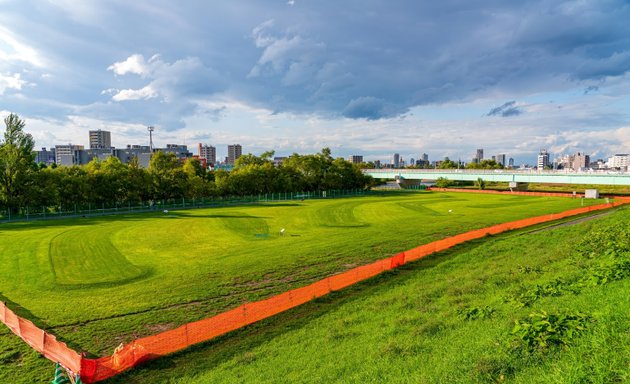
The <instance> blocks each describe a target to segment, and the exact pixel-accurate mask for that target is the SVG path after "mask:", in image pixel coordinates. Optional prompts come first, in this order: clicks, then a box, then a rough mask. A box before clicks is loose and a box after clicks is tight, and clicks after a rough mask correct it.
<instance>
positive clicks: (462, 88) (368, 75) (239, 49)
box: [0, 0, 630, 164]
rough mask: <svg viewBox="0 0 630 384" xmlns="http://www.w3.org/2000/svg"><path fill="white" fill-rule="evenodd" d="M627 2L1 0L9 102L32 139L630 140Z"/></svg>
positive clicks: (597, 147) (388, 147) (339, 147)
mask: <svg viewBox="0 0 630 384" xmlns="http://www.w3.org/2000/svg"><path fill="white" fill-rule="evenodd" d="M628 20H630V2H628V1H626V0H601V1H546V0H543V1H529V0H522V1H518V2H515V1H497V0H478V1H472V0H441V1H439V2H438V1H420V0H409V1H407V0H396V1H391V0H344V1H333V0H317V1H316V0H289V1H287V0H277V1H276V0H238V1H236V0H235V1H202V0H199V1H195V0H188V1H165V0H146V1H145V0H134V1H128V0H102V1H100V0H81V1H78V0H76V1H75V0H0V115H2V116H3V117H4V116H6V115H8V114H9V113H17V114H18V115H19V116H20V117H21V118H23V119H24V120H25V121H26V131H27V132H29V133H31V134H32V135H33V137H34V138H35V141H36V147H38V148H39V147H44V146H46V147H50V146H54V145H55V144H68V143H73V144H83V145H86V146H87V144H88V131H89V130H93V129H103V130H109V131H111V132H112V144H113V145H114V146H117V147H124V146H126V145H127V144H141V145H148V141H149V139H148V134H147V126H154V127H155V132H154V142H155V144H156V145H157V146H164V145H165V144H167V143H177V144H187V145H188V146H189V148H191V149H192V150H193V152H196V146H197V143H200V142H201V143H205V144H210V145H214V146H216V147H217V152H218V155H219V156H225V155H226V152H227V149H226V146H227V144H233V143H239V144H241V145H242V146H243V152H244V153H254V154H260V153H262V152H264V151H267V150H275V151H276V155H278V156H283V155H290V154H291V153H294V152H297V153H314V152H317V151H319V150H321V148H323V147H329V148H331V150H332V153H333V155H334V156H343V157H347V156H349V155H352V154H359V155H363V156H364V157H365V158H366V159H369V160H374V159H380V160H382V161H385V162H389V161H391V159H392V156H393V153H400V154H401V156H402V157H403V158H404V159H407V160H408V159H409V158H415V159H417V158H419V156H420V154H422V153H427V154H429V157H430V159H431V160H439V159H442V158H443V157H445V156H448V157H450V158H451V159H461V160H463V161H470V159H471V158H472V157H473V156H474V154H475V150H476V149H477V148H483V149H484V154H485V157H486V158H488V157H490V156H491V155H496V154H499V153H505V154H506V155H507V157H513V158H515V160H516V163H517V164H520V163H530V164H531V163H533V162H534V161H535V158H536V155H537V154H538V151H539V150H540V149H543V148H544V149H547V150H548V151H549V152H551V153H552V157H554V156H559V155H562V154H568V153H574V152H578V151H579V152H582V153H586V154H590V155H591V157H592V158H604V159H605V158H607V157H610V156H612V155H613V154H615V153H628V152H630V23H629V22H628Z"/></svg>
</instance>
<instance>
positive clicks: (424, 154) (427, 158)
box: [420, 153, 429, 162]
mask: <svg viewBox="0 0 630 384" xmlns="http://www.w3.org/2000/svg"><path fill="white" fill-rule="evenodd" d="M420 159H421V160H422V161H426V162H429V155H427V154H426V153H423V154H422V156H421V157H420Z"/></svg>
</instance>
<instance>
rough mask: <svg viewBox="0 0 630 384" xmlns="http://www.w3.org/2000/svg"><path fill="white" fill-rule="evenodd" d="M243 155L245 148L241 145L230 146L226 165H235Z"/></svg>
mask: <svg viewBox="0 0 630 384" xmlns="http://www.w3.org/2000/svg"><path fill="white" fill-rule="evenodd" d="M242 155H243V147H241V145H240V144H231V145H228V155H227V158H226V163H227V164H229V165H234V163H236V159H238V158H239V157H241V156H242Z"/></svg>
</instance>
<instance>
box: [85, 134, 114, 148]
mask: <svg viewBox="0 0 630 384" xmlns="http://www.w3.org/2000/svg"><path fill="white" fill-rule="evenodd" d="M111 147H112V134H111V132H109V131H101V130H100V129H99V130H96V131H90V149H104V148H108V149H109V148H111Z"/></svg>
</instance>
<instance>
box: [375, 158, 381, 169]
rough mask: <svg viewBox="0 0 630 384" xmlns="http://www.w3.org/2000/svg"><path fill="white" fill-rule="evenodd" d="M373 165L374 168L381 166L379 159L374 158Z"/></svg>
mask: <svg viewBox="0 0 630 384" xmlns="http://www.w3.org/2000/svg"><path fill="white" fill-rule="evenodd" d="M374 167H375V168H380V167H381V161H380V160H374Z"/></svg>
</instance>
